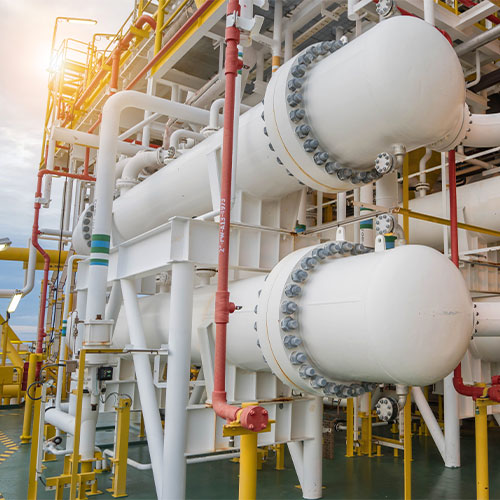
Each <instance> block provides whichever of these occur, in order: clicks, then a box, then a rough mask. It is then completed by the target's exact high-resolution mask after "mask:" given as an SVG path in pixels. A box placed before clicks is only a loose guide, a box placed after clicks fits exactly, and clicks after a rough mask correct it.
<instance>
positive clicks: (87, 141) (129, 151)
mask: <svg viewBox="0 0 500 500" xmlns="http://www.w3.org/2000/svg"><path fill="white" fill-rule="evenodd" d="M115 95H118V94H115ZM99 137H100V136H98V135H95V134H89V133H87V132H81V131H79V130H72V129H68V128H59V127H57V128H55V129H54V138H55V139H56V140H57V141H59V142H64V143H66V144H77V145H78V146H84V147H89V148H93V149H97V148H98V147H99ZM143 149H145V148H144V147H143V146H141V145H138V144H133V143H131V142H125V141H118V144H117V151H118V152H119V153H121V154H124V155H128V156H131V155H135V154H136V153H137V152H138V151H142V150H143Z"/></svg>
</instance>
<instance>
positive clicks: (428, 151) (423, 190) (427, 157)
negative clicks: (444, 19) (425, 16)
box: [417, 0, 434, 198]
mask: <svg viewBox="0 0 500 500" xmlns="http://www.w3.org/2000/svg"><path fill="white" fill-rule="evenodd" d="M431 2H433V3H434V0H431ZM431 156H432V149H429V148H425V153H424V156H422V158H420V162H419V163H418V170H419V172H420V176H419V179H418V180H419V182H420V183H421V184H425V183H426V182H427V176H426V175H425V167H426V165H427V162H428V161H429V160H430V159H431ZM427 189H428V187H425V186H423V185H422V186H420V188H419V187H418V186H417V190H418V193H419V196H420V198H423V197H424V196H425V194H426V191H427Z"/></svg>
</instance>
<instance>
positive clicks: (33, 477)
mask: <svg viewBox="0 0 500 500" xmlns="http://www.w3.org/2000/svg"><path fill="white" fill-rule="evenodd" d="M32 392H33V393H34V394H35V396H34V397H35V399H36V401H35V405H34V406H35V408H34V412H35V414H34V417H33V436H34V439H33V442H32V443H31V451H30V468H29V476H28V495H27V499H28V500H36V498H37V486H38V479H37V470H36V468H37V460H38V447H39V446H40V442H39V439H38V438H39V436H40V407H41V404H42V402H41V401H42V397H41V396H42V388H41V386H39V385H37V386H36V389H35V391H32ZM28 399H30V398H28ZM30 401H31V399H30Z"/></svg>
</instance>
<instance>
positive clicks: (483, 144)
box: [462, 24, 500, 148]
mask: <svg viewBox="0 0 500 500" xmlns="http://www.w3.org/2000/svg"><path fill="white" fill-rule="evenodd" d="M497 27H498V28H499V29H500V24H499V25H498V26H497ZM462 145H463V146H473V147H477V148H489V147H496V146H500V113H492V114H485V115H481V114H473V115H471V117H470V121H469V130H468V132H467V135H466V136H465V139H464V140H463V141H462Z"/></svg>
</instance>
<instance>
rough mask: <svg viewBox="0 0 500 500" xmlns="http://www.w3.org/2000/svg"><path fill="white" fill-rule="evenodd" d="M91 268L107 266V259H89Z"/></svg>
mask: <svg viewBox="0 0 500 500" xmlns="http://www.w3.org/2000/svg"><path fill="white" fill-rule="evenodd" d="M90 265H91V266H108V265H109V262H108V261H107V259H90Z"/></svg>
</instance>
